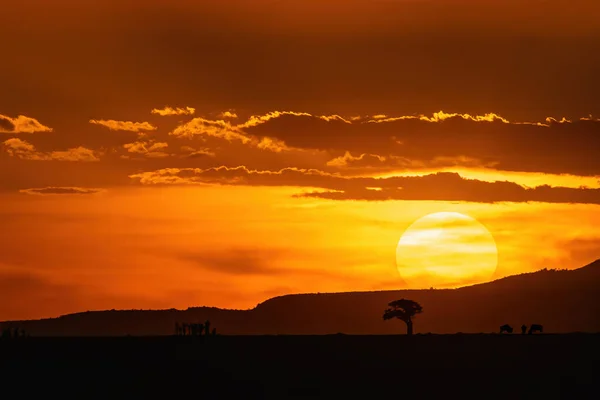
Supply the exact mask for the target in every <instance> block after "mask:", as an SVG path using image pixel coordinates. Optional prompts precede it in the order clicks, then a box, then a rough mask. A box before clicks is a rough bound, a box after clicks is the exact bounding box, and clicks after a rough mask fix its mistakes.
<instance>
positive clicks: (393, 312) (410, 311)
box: [383, 299, 423, 335]
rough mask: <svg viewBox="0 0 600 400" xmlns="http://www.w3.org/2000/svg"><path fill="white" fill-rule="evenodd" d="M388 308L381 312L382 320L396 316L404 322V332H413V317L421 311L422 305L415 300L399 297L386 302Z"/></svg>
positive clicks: (409, 333) (408, 333)
mask: <svg viewBox="0 0 600 400" xmlns="http://www.w3.org/2000/svg"><path fill="white" fill-rule="evenodd" d="M388 306H389V308H388V309H387V310H385V312H384V313H383V320H384V321H387V320H388V319H392V318H398V319H399V320H401V321H404V323H405V324H406V334H407V335H412V334H413V318H414V317H415V316H416V315H417V314H420V313H422V312H423V307H421V305H420V304H419V303H417V302H416V301H412V300H407V299H400V300H394V301H392V302H391V303H390V304H388Z"/></svg>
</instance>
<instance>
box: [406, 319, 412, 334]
mask: <svg viewBox="0 0 600 400" xmlns="http://www.w3.org/2000/svg"><path fill="white" fill-rule="evenodd" d="M406 334H407V335H409V336H410V335H412V334H413V323H412V321H411V320H408V321H406Z"/></svg>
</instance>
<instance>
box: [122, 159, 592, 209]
mask: <svg viewBox="0 0 600 400" xmlns="http://www.w3.org/2000/svg"><path fill="white" fill-rule="evenodd" d="M130 178H132V179H134V180H137V181H138V182H139V183H141V184H143V185H173V184H175V185H190V184H209V185H210V184H221V185H247V186H288V187H304V188H314V189H317V188H319V189H324V191H313V192H305V193H299V194H297V196H298V197H318V198H323V199H331V200H374V201H387V200H438V201H468V202H480V203H495V202H548V203H585V204H600V189H589V188H566V187H551V186H548V185H542V186H536V187H533V188H529V187H525V186H521V185H518V184H516V183H514V182H507V181H496V182H485V181H480V180H476V179H465V178H463V177H462V176H460V175H459V174H457V173H450V172H443V173H435V174H429V175H425V176H394V177H389V178H373V177H346V176H341V175H339V174H333V173H328V172H324V171H320V170H315V169H299V168H283V169H281V170H277V171H269V170H251V169H248V168H247V167H245V166H238V167H233V168H230V167H226V166H221V167H215V168H207V169H200V168H166V169H161V170H157V171H150V172H143V173H139V174H132V175H130Z"/></svg>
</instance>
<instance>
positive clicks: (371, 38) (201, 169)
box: [0, 0, 600, 320]
mask: <svg viewBox="0 0 600 400" xmlns="http://www.w3.org/2000/svg"><path fill="white" fill-rule="evenodd" d="M225 3H227V4H225ZM75 4H76V5H78V6H77V7H75V6H74V5H75ZM248 5H249V2H244V1H241V0H236V1H233V0H232V1H228V2H225V1H212V0H211V1H166V0H165V1H162V0H161V1H159V0H153V1H147V2H145V3H144V5H143V6H141V5H140V3H139V2H128V1H120V2H116V1H112V0H105V1H102V2H96V4H85V5H82V4H81V2H76V1H74V0H57V1H56V2H52V5H51V6H50V2H46V1H41V0H40V1H34V0H29V1H18V2H17V1H9V2H6V4H3V5H2V11H3V14H4V15H7V16H8V18H5V21H4V22H3V24H2V25H1V26H0V37H3V38H9V39H10V40H6V41H3V42H2V50H3V53H4V55H5V57H3V61H2V62H1V63H0V87H2V91H1V92H0V205H1V206H0V221H1V223H2V228H3V229H2V230H0V290H1V291H2V293H3V294H4V295H5V297H8V298H14V299H15V300H14V301H8V302H7V301H5V302H3V303H2V304H1V305H0V320H4V319H18V318H38V317H47V316H56V315H59V314H63V313H67V312H77V311H83V310H87V309H107V308H108V309H110V308H170V307H177V308H185V307H188V306H195V305H209V306H218V307H233V308H247V307H252V306H254V305H256V304H257V303H258V302H260V301H262V300H264V299H265V298H268V297H271V296H276V295H281V294H286V293H299V292H326V291H349V290H378V289H394V288H402V287H406V284H405V282H404V281H403V280H402V278H401V276H400V274H399V273H398V270H397V269H396V264H395V261H396V258H395V257H396V245H397V243H398V240H399V239H400V236H401V235H402V233H403V232H404V231H405V230H406V229H407V228H408V226H410V225H411V224H412V223H413V222H414V221H415V220H417V219H418V218H420V217H422V216H424V215H427V214H429V213H435V212H443V211H448V212H461V213H464V214H465V215H469V216H471V217H473V218H475V219H476V220H478V221H479V222H481V223H482V224H483V225H484V226H485V227H486V228H487V229H488V230H489V232H490V233H491V234H492V236H493V238H494V240H495V242H496V245H497V248H498V266H497V269H496V272H495V274H494V276H493V277H501V276H506V275H510V274H515V273H521V272H528V271H532V270H537V269H540V268H544V267H548V268H575V267H579V266H582V265H583V264H585V263H587V262H590V261H592V260H594V259H596V258H600V236H599V235H598V233H597V226H598V224H599V223H600V212H599V211H600V178H599V177H600V158H599V157H598V156H597V153H598V148H600V100H599V97H598V95H597V93H599V92H600V80H599V79H598V77H597V71H598V70H600V56H599V54H600V26H599V25H598V24H597V23H596V22H595V21H598V20H600V6H599V5H598V3H597V2H596V1H592V0H589V1H577V0H573V1H569V2H568V3H567V2H563V1H556V0H549V1H535V2H533V1H532V2H526V4H524V2H516V1H514V2H513V1H502V2H501V1H491V0H488V1H478V2H475V1H466V0H464V1H441V0H432V1H426V0H416V1H409V0H405V1H400V0H398V1H395V0H394V1H393V0H379V1H367V0H352V1H333V0H331V1H320V2H317V1H312V0H311V1H304V2H298V1H285V0H280V1H276V0H260V1H256V2H252V7H249V6H248ZM463 242H464V243H466V244H467V245H469V243H470V244H472V245H473V246H475V245H474V244H473V243H475V242H473V241H471V242H470V241H469V239H468V238H467V237H465V238H464V240H463ZM490 278H492V277H490ZM460 283H461V284H469V283H473V282H471V281H468V280H464V281H462V282H460Z"/></svg>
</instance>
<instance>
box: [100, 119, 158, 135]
mask: <svg viewBox="0 0 600 400" xmlns="http://www.w3.org/2000/svg"><path fill="white" fill-rule="evenodd" d="M90 124H94V125H101V126H104V127H106V128H108V129H110V130H112V131H130V132H140V131H154V130H156V129H158V128H157V127H156V126H154V125H152V124H151V123H149V122H132V121H115V120H114V119H108V120H105V119H99V120H97V119H91V120H90Z"/></svg>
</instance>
